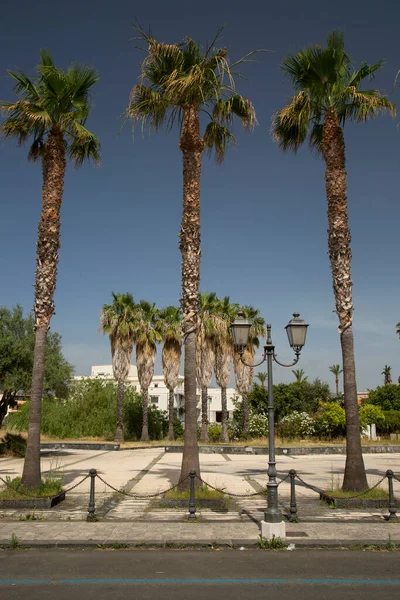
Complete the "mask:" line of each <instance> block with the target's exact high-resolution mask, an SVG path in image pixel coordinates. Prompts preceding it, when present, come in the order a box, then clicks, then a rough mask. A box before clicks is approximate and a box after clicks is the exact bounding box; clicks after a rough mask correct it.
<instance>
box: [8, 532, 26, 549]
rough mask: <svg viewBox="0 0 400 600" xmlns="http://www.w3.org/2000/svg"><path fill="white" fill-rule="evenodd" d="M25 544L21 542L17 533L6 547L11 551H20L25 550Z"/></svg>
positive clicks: (13, 534)
mask: <svg viewBox="0 0 400 600" xmlns="http://www.w3.org/2000/svg"><path fill="white" fill-rule="evenodd" d="M23 547H24V546H23V544H21V542H20V541H19V539H18V538H17V536H16V535H15V533H12V535H11V539H10V542H9V544H8V545H7V546H6V548H8V549H9V550H19V549H21V548H23Z"/></svg>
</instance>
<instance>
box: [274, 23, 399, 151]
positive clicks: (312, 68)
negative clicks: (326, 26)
mask: <svg viewBox="0 0 400 600" xmlns="http://www.w3.org/2000/svg"><path fill="white" fill-rule="evenodd" d="M382 65H383V61H379V62H377V63H375V64H373V65H369V64H367V63H365V62H363V63H362V64H361V67H360V68H359V69H353V68H352V63H351V60H350V57H349V55H348V54H347V53H346V52H345V51H344V37H343V34H342V33H339V32H335V31H333V32H332V33H330V34H329V35H328V37H327V46H326V48H323V47H322V46H311V47H309V48H306V49H305V50H303V51H301V52H298V53H297V54H293V55H289V56H287V57H286V58H285V59H284V61H283V64H282V69H283V71H284V72H285V73H287V75H289V77H290V79H291V82H292V85H293V87H294V88H295V90H296V92H297V93H296V94H295V96H293V98H292V99H291V100H290V102H289V103H288V104H287V105H286V106H285V107H284V108H282V109H280V110H278V111H277V112H276V113H275V115H274V120H273V125H272V132H273V135H274V137H275V139H276V140H277V141H278V143H279V145H280V147H281V148H282V149H283V150H294V151H296V150H298V148H299V147H300V146H301V145H302V144H303V143H304V142H305V140H306V139H307V137H308V139H309V143H310V146H311V147H312V148H315V149H317V150H318V151H319V150H321V142H322V133H323V126H324V116H325V113H326V112H327V111H334V112H335V113H336V115H337V117H338V119H339V122H340V123H341V124H342V125H344V123H345V121H346V120H352V121H356V122H364V121H366V120H367V119H369V118H371V117H376V116H378V114H379V112H386V111H389V113H390V114H392V115H395V107H394V105H393V104H392V103H391V102H390V101H389V100H388V99H387V98H385V97H384V96H382V94H381V93H380V92H379V91H377V90H371V89H360V88H361V85H362V84H363V83H364V80H365V79H368V80H371V79H373V77H374V74H375V72H376V71H378V70H379V69H380V68H381V67H382Z"/></svg>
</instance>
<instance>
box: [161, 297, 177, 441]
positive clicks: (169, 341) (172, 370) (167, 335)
mask: <svg viewBox="0 0 400 600" xmlns="http://www.w3.org/2000/svg"><path fill="white" fill-rule="evenodd" d="M156 327H157V328H158V329H159V330H160V332H161V335H162V339H163V342H164V345H163V349H162V368H163V373H164V383H165V385H166V386H167V388H168V392H169V397H168V422H169V426H168V439H169V440H170V441H173V440H174V439H175V437H174V397H175V395H174V390H175V388H176V386H177V385H178V381H179V369H180V367H181V355H182V316H181V311H180V309H179V308H177V307H176V306H167V307H166V308H163V309H162V310H161V311H160V313H159V317H158V321H157V325H156Z"/></svg>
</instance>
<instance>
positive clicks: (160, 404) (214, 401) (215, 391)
mask: <svg viewBox="0 0 400 600" xmlns="http://www.w3.org/2000/svg"><path fill="white" fill-rule="evenodd" d="M96 377H99V378H101V379H114V375H113V370H112V365H93V366H92V369H91V373H90V376H89V378H90V379H94V378H96ZM74 379H76V380H79V379H86V377H74ZM127 382H128V383H129V384H130V385H132V386H133V387H134V388H135V389H137V391H138V392H139V393H140V384H139V379H138V376H137V368H136V366H135V365H131V367H130V369H129V375H128V378H127ZM174 391H175V403H174V405H175V408H176V409H177V414H178V416H179V418H180V419H181V420H184V406H185V394H184V386H183V375H180V376H179V382H178V385H177V387H176V388H175V390H174ZM168 397H169V391H168V388H167V386H166V385H165V383H164V377H163V375H154V376H153V380H152V382H151V385H150V388H149V401H150V402H151V403H152V404H155V405H156V406H157V408H159V409H160V410H166V411H168ZM226 397H227V408H228V413H229V418H232V416H233V411H234V406H233V402H232V399H233V398H235V397H236V398H239V399H240V396H239V394H237V393H236V390H235V388H227V390H226ZM208 400H209V411H208V420H209V422H210V423H215V422H217V423H219V422H221V418H222V412H221V390H220V388H211V387H210V388H208ZM197 408H198V413H199V419H200V414H201V390H199V389H198V390H197Z"/></svg>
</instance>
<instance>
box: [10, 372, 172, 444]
mask: <svg viewBox="0 0 400 600" xmlns="http://www.w3.org/2000/svg"><path fill="white" fill-rule="evenodd" d="M116 393H117V390H116V385H115V383H114V382H113V381H104V380H101V379H84V380H81V381H77V382H74V383H73V384H72V385H71V389H70V395H69V398H68V399H67V400H58V399H55V398H46V397H45V398H43V401H42V433H44V434H45V435H48V436H51V437H56V438H60V439H63V438H72V439H74V438H85V437H100V438H103V439H113V438H114V434H115V427H116V415H117V401H116ZM28 424H29V402H26V403H25V404H24V405H23V406H22V407H21V408H20V409H19V410H18V411H17V412H16V413H14V414H12V415H10V416H9V417H8V419H7V421H6V427H7V429H8V430H15V431H27V429H28ZM141 431H142V402H141V397H140V396H139V394H138V393H137V392H136V390H135V389H134V388H133V387H132V386H130V385H127V386H125V399H124V433H125V436H126V439H134V440H136V439H140V436H141ZM167 431H168V421H167V419H166V415H165V413H164V412H162V411H159V410H158V409H157V408H156V407H155V406H153V405H150V406H149V435H150V439H155V440H159V439H163V437H165V435H166V432H167Z"/></svg>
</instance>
